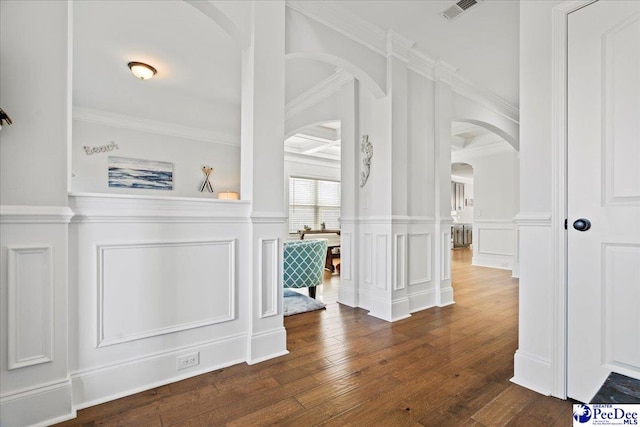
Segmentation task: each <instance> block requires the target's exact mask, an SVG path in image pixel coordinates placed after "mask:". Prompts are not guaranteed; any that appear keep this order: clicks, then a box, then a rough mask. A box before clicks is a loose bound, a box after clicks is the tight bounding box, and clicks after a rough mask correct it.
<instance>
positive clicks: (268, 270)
mask: <svg viewBox="0 0 640 427" xmlns="http://www.w3.org/2000/svg"><path fill="white" fill-rule="evenodd" d="M279 247H280V240H279V239H277V238H276V239H260V283H259V285H260V318H265V317H271V316H276V315H277V314H278V295H279V294H278V288H279V286H278V284H279V283H280V281H279V280H278V278H279V276H280V274H279V268H278V265H279V264H278V261H279V259H280V257H279V250H278V249H279Z"/></svg>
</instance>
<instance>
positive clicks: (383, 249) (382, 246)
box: [375, 234, 387, 289]
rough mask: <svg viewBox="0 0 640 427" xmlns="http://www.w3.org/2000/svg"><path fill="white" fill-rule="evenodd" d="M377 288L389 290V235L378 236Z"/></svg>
mask: <svg viewBox="0 0 640 427" xmlns="http://www.w3.org/2000/svg"><path fill="white" fill-rule="evenodd" d="M375 254H376V262H375V271H376V276H375V281H376V288H378V289H387V235H386V234H376V247H375Z"/></svg>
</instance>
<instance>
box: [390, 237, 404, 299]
mask: <svg viewBox="0 0 640 427" xmlns="http://www.w3.org/2000/svg"><path fill="white" fill-rule="evenodd" d="M394 252H395V256H394V258H393V263H394V276H393V290H394V291H398V290H400V289H404V288H405V287H406V283H407V236H406V235H405V234H396V235H395V236H394Z"/></svg>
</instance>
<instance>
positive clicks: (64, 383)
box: [0, 378, 76, 427]
mask: <svg viewBox="0 0 640 427" xmlns="http://www.w3.org/2000/svg"><path fill="white" fill-rule="evenodd" d="M71 392H72V385H71V380H70V379H69V378H63V379H58V380H54V381H50V382H47V383H43V384H38V385H36V386H34V387H32V388H23V389H20V390H15V391H11V392H9V393H6V394H3V395H2V396H0V414H2V423H3V425H7V426H9V425H16V426H17V425H20V426H24V425H28V426H31V427H40V426H42V427H45V426H50V425H53V424H56V423H60V422H63V421H66V420H70V419H72V418H75V417H76V412H75V409H74V408H72V403H71Z"/></svg>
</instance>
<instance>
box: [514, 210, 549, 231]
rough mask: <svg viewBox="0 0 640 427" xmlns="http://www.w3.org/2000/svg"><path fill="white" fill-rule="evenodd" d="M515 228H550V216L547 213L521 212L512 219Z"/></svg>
mask: <svg viewBox="0 0 640 427" xmlns="http://www.w3.org/2000/svg"><path fill="white" fill-rule="evenodd" d="M513 223H514V224H515V225H516V226H517V227H551V214H550V213H547V212H521V213H519V214H517V215H516V216H515V217H514V218H513Z"/></svg>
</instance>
